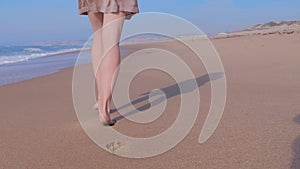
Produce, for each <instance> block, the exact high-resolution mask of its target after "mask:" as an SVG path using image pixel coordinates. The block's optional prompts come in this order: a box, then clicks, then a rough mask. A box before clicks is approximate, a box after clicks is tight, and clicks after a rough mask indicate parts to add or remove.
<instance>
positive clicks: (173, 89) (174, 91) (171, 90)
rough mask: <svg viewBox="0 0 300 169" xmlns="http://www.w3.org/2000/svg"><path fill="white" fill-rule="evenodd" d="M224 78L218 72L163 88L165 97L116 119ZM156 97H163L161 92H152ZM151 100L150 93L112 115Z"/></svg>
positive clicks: (114, 110)
mask: <svg viewBox="0 0 300 169" xmlns="http://www.w3.org/2000/svg"><path fill="white" fill-rule="evenodd" d="M223 76H224V73H223V72H216V73H211V74H210V75H208V74H206V75H203V76H199V77H197V78H195V79H189V80H185V81H182V82H179V83H176V84H173V85H171V86H168V87H165V88H161V89H160V90H161V91H163V92H164V93H165V96H161V97H159V98H157V99H155V100H154V101H152V102H150V103H147V104H145V105H143V106H140V107H138V108H137V109H134V110H132V111H130V112H127V113H125V114H123V115H120V116H118V117H116V118H114V119H115V120H117V121H118V120H121V119H123V118H125V117H126V116H130V115H132V114H135V113H138V112H139V111H143V110H146V109H148V108H150V107H151V105H152V106H155V105H157V104H159V103H161V102H163V101H165V99H169V98H171V97H174V96H177V95H180V94H184V93H189V92H192V91H194V90H195V89H198V88H199V87H200V86H202V85H204V84H205V83H207V82H209V81H213V80H217V79H220V78H222V77H223ZM194 80H196V83H197V86H195V85H193V84H194ZM179 85H180V86H181V90H180V88H179ZM156 95H161V93H160V92H152V93H151V97H153V96H156ZM149 98H150V92H146V93H143V94H141V95H140V97H139V98H137V99H135V100H133V101H131V102H130V103H127V104H124V105H122V106H120V107H118V108H116V109H112V110H111V113H114V112H116V111H118V110H120V109H123V108H126V107H128V106H130V105H134V104H137V103H140V102H143V101H145V100H148V99H149Z"/></svg>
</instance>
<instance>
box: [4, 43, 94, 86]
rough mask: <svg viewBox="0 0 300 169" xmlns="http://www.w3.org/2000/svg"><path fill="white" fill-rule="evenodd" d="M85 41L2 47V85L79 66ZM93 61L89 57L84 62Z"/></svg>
mask: <svg viewBox="0 0 300 169" xmlns="http://www.w3.org/2000/svg"><path fill="white" fill-rule="evenodd" d="M84 43H85V41H64V42H44V43H38V44H30V45H28V44H26V45H1V46H0V85H7V84H11V83H16V82H20V81H23V80H28V79H32V78H36V77H40V76H45V75H49V74H51V73H55V72H58V71H59V70H60V69H62V68H67V67H72V66H74V65H75V63H76V60H77V57H78V55H79V52H80V50H81V49H83V45H84ZM84 63H90V59H89V58H87V59H86V60H85V61H83V62H81V64H84Z"/></svg>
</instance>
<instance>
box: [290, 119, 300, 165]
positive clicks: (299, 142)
mask: <svg viewBox="0 0 300 169" xmlns="http://www.w3.org/2000/svg"><path fill="white" fill-rule="evenodd" d="M293 120H294V122H295V123H298V124H299V125H300V114H299V115H297V116H296V117H294V119H293ZM293 150H294V159H293V161H292V166H291V169H300V136H299V137H297V139H296V140H295V141H294V143H293Z"/></svg>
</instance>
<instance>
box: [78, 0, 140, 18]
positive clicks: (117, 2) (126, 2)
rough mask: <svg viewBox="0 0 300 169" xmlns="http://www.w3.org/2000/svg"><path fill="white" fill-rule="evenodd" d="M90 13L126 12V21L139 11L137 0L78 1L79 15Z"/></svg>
mask: <svg viewBox="0 0 300 169" xmlns="http://www.w3.org/2000/svg"><path fill="white" fill-rule="evenodd" d="M88 12H93V13H97V12H102V13H114V12H125V13H126V17H125V19H130V18H131V17H132V15H134V14H136V13H138V12H139V9H138V3H137V0H78V13H79V14H80V15H87V13H88Z"/></svg>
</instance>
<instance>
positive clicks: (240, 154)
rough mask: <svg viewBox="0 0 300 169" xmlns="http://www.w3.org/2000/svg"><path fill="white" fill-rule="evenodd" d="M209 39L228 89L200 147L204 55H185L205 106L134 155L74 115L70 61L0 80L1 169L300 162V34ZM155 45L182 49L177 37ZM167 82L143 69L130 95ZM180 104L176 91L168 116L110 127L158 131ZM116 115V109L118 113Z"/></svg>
mask: <svg viewBox="0 0 300 169" xmlns="http://www.w3.org/2000/svg"><path fill="white" fill-rule="evenodd" d="M212 42H213V44H214V45H215V47H216V49H217V51H218V52H219V55H220V58H221V60H222V62H223V65H224V69H225V73H226V78H227V89H228V91H227V101H226V107H225V111H224V114H223V117H222V120H221V122H220V124H219V126H218V128H217V130H216V131H215V133H214V134H213V135H212V137H211V138H210V139H209V140H208V141H207V142H205V143H204V144H199V143H198V137H199V133H200V130H201V126H203V123H204V120H205V117H206V115H207V112H208V109H209V106H210V98H211V96H210V95H211V93H210V83H209V81H205V79H206V78H205V77H206V76H207V72H206V71H205V69H204V67H203V65H201V62H199V61H195V58H194V57H193V56H192V54H189V53H181V54H182V56H183V57H184V58H185V61H186V62H187V63H188V65H189V66H190V67H191V68H192V71H193V72H194V73H195V74H196V75H197V77H199V78H202V79H203V83H200V84H199V88H198V89H199V92H200V94H201V105H200V110H199V111H200V112H201V113H200V114H199V115H198V118H197V119H196V123H195V124H194V127H193V128H192V130H191V131H190V133H189V134H188V135H187V137H185V139H184V140H183V141H182V142H180V143H179V144H178V145H177V146H176V147H174V148H173V149H171V150H170V151H167V152H166V153H163V154H161V155H159V156H155V157H151V158H144V159H130V158H123V157H119V156H117V155H113V154H110V153H108V152H107V151H105V150H103V149H101V148H100V147H98V146H97V145H96V144H95V143H93V141H92V140H90V139H89V137H88V136H87V134H86V133H85V132H84V131H83V129H82V128H81V126H80V124H79V122H78V119H77V116H76V113H75V110H74V107H73V101H72V74H73V68H66V69H63V70H61V71H60V72H57V73H54V74H51V75H47V76H44V77H39V78H35V79H31V80H26V81H23V82H19V83H14V84H9V85H4V86H0V103H1V109H0V111H1V113H0V121H1V122H0V150H1V151H0V168H4V169H9V168H16V169H17V168H18V169H23V168H24V169H25V168H41V169H48V168H49V169H53V168H63V169H77V168H78V169H83V168H89V169H96V168H120V169H127V168H128V169H134V168H137V169H138V168H145V169H150V168H164V169H173V168H192V169H198V168H209V169H220V168H224V169H225V168H226V169H229V168H230V169H231V168H232V169H236V168H243V169H246V168H249V169H261V168H273V169H275V168H276V169H277V168H278V169H283V168H293V169H296V168H300V132H299V131H300V104H299V100H300V78H299V73H300V66H299V63H300V57H299V52H300V50H299V49H300V34H299V33H294V34H282V35H279V34H270V35H253V36H251V35H248V36H241V37H233V38H224V39H212ZM143 45H146V44H143ZM143 45H135V46H131V48H136V50H138V49H139V48H142V47H143ZM153 46H154V47H162V48H164V47H166V48H169V49H174V50H178V52H179V54H180V49H178V47H176V44H172V43H158V44H154V45H153ZM158 79H164V80H158ZM171 85H174V80H173V79H172V78H171V77H170V76H168V75H166V74H164V73H162V72H159V71H153V70H149V71H145V72H143V73H142V74H139V75H138V76H137V77H136V78H135V79H134V81H133V82H132V87H131V89H132V90H130V91H129V92H130V97H131V98H132V99H135V98H137V97H138V96H139V95H140V94H142V93H144V92H147V91H149V90H151V89H155V88H163V87H168V86H171ZM179 102H180V95H175V96H174V97H172V98H169V99H168V103H167V107H166V110H165V112H164V114H163V115H162V116H161V117H160V118H159V119H157V120H156V121H154V122H152V123H149V124H137V123H133V122H131V121H129V120H127V119H121V120H119V121H118V122H117V124H116V126H114V129H116V130H118V131H119V132H121V133H124V134H126V135H129V136H132V137H149V136H153V135H155V134H157V133H161V132H162V131H164V130H165V129H166V128H168V127H169V126H170V125H171V124H172V122H173V121H174V120H175V118H176V116H177V113H176V112H178V108H179V106H178V105H179V104H178V103H179ZM144 104H145V102H141V103H138V104H137V105H135V106H137V107H139V106H142V105H144ZM117 116H118V112H115V113H113V114H112V117H117Z"/></svg>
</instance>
